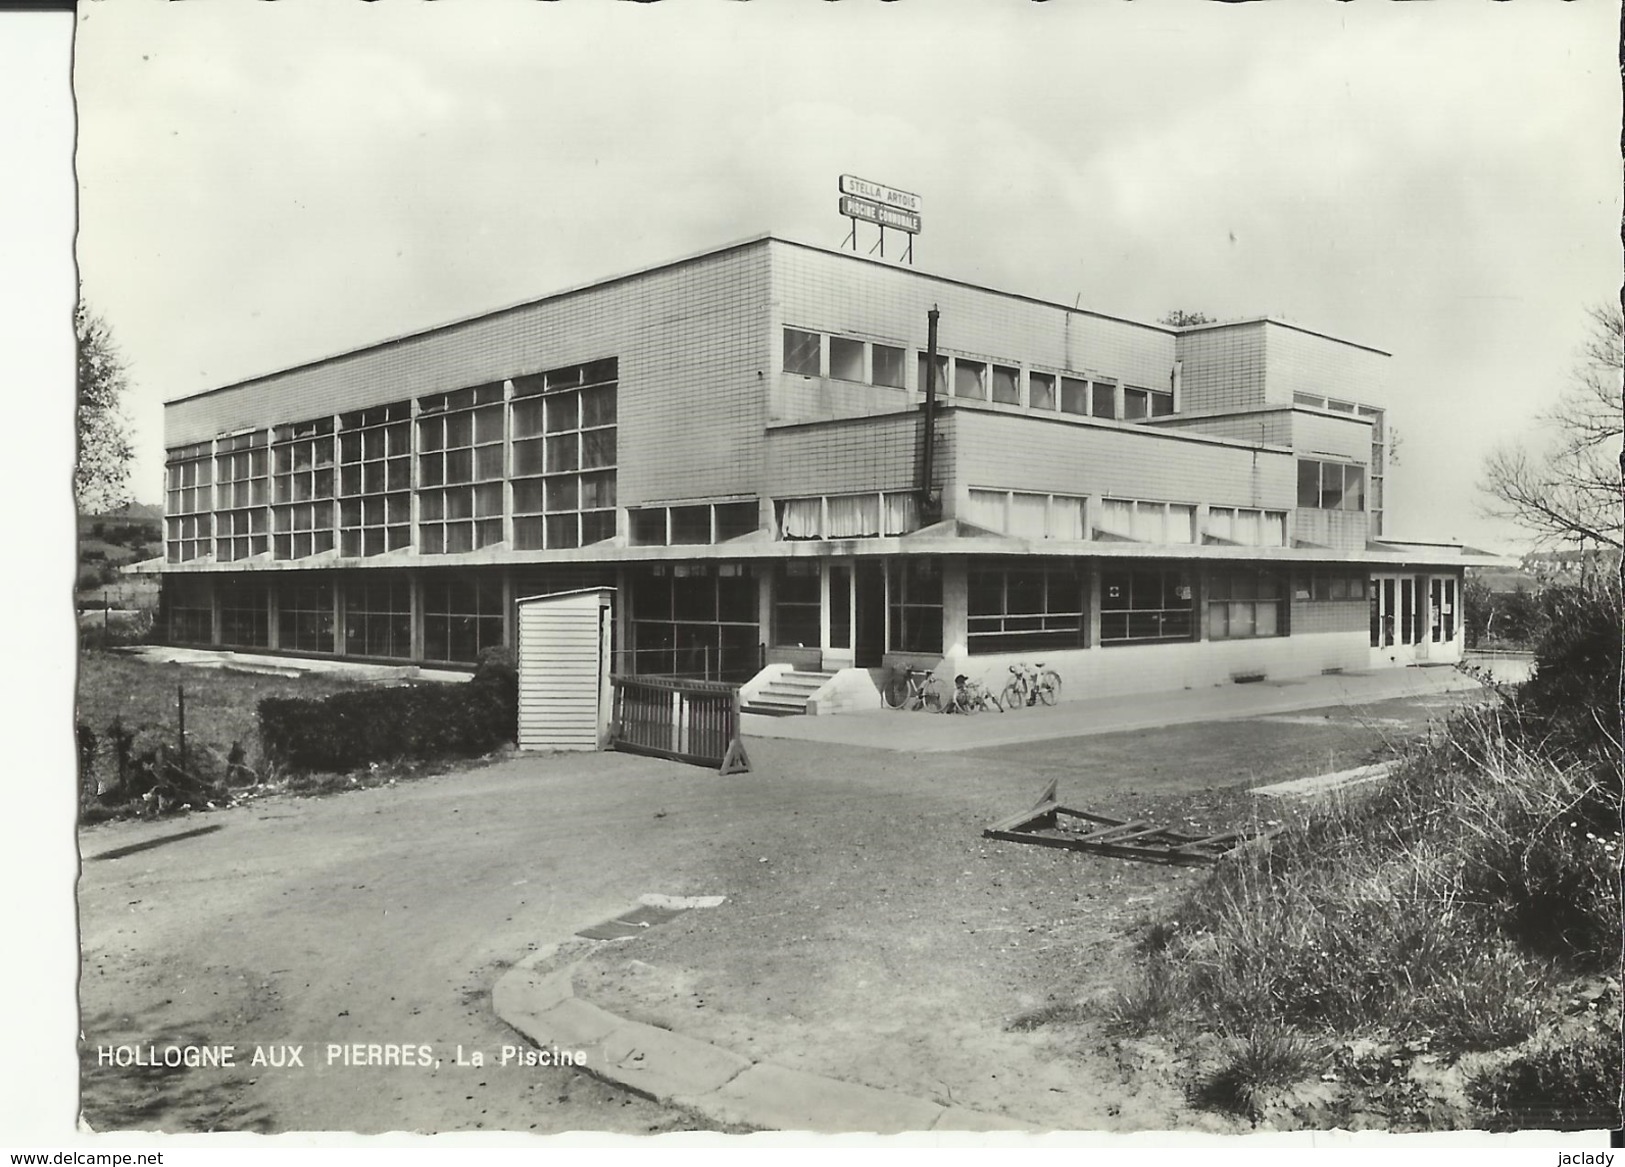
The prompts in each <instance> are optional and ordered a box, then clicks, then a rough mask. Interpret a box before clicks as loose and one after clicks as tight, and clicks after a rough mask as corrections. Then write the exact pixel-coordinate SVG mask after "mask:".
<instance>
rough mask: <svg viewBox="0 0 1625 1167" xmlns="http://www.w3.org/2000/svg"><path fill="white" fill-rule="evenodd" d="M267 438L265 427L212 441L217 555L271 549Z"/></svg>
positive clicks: (232, 556) (244, 555)
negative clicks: (213, 443)
mask: <svg viewBox="0 0 1625 1167" xmlns="http://www.w3.org/2000/svg"><path fill="white" fill-rule="evenodd" d="M268 438H269V435H268V434H267V432H266V431H265V430H255V431H254V432H252V433H247V434H237V435H235V436H233V437H229V438H221V439H220V440H219V441H218V442H217V443H216V444H215V459H214V462H215V475H214V477H215V494H214V499H215V501H214V505H215V508H216V512H217V513H216V514H215V532H214V533H215V539H216V543H215V556H216V558H219V559H222V560H230V559H247V558H248V557H249V556H250V555H260V554H263V553H264V552H266V551H269V550H270V524H269V522H268V516H269V515H270V511H269V510H268V509H267V504H268V503H269V502H270V501H271V488H270V483H271V479H270V468H269V454H268V452H267V449H266V447H267V442H268Z"/></svg>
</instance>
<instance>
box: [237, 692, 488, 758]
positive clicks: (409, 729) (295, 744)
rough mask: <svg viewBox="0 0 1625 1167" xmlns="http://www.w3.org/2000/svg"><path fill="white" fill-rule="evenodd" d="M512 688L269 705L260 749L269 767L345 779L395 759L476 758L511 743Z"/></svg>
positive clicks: (271, 700) (358, 695)
mask: <svg viewBox="0 0 1625 1167" xmlns="http://www.w3.org/2000/svg"><path fill="white" fill-rule="evenodd" d="M517 707H518V702H517V688H516V689H515V691H514V694H513V695H512V696H511V697H510V695H509V694H508V692H507V691H506V689H505V688H503V686H502V685H501V684H500V682H499V681H497V680H495V679H490V678H488V679H486V680H483V681H482V682H481V683H478V684H476V683H474V682H473V681H470V682H468V683H467V684H444V683H424V684H418V685H401V686H395V687H391V688H381V689H357V690H354V691H352V692H347V693H335V694H333V695H332V696H330V697H325V698H318V699H309V698H301V697H267V698H265V699H264V700H262V701H261V702H260V704H259V723H260V748H261V749H262V751H263V752H264V755H265V757H266V758H267V759H268V760H269V761H270V762H272V763H273V764H276V765H280V766H284V767H287V768H289V769H292V770H300V771H312V770H321V771H333V772H338V773H343V772H345V771H348V770H353V769H357V768H359V767H362V766H367V765H370V764H371V763H373V762H391V761H396V760H400V759H415V760H427V759H432V758H441V757H473V756H477V755H480V754H485V753H489V752H490V751H491V750H494V749H496V748H497V747H498V746H500V745H502V744H503V743H504V742H508V741H512V740H513V738H514V725H515V723H516V720H517V717H518V713H517Z"/></svg>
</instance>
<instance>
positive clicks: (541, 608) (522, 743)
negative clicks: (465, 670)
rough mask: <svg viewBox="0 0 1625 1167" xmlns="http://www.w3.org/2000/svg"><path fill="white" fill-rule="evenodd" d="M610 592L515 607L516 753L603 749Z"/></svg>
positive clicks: (608, 703)
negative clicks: (523, 751)
mask: <svg viewBox="0 0 1625 1167" xmlns="http://www.w3.org/2000/svg"><path fill="white" fill-rule="evenodd" d="M614 595H615V589H613V588H585V589H583V590H581V591H574V592H558V593H556V594H554V595H548V596H530V597H528V598H525V599H521V600H520V601H519V748H520V749H522V750H598V749H603V748H604V747H605V746H606V745H608V744H609V722H610V715H611V712H612V710H613V708H614V706H613V700H612V694H611V692H610V685H609V660H610V648H609V646H610V629H611V627H612V626H613V623H614V614H613V607H612V602H613V599H614Z"/></svg>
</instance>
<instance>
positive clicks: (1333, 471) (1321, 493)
mask: <svg viewBox="0 0 1625 1167" xmlns="http://www.w3.org/2000/svg"><path fill="white" fill-rule="evenodd" d="M1298 505H1299V506H1300V507H1313V508H1315V509H1317V510H1323V511H1363V510H1365V467H1364V466H1357V465H1355V464H1353V463H1350V462H1317V461H1315V460H1314V459H1312V458H1299V459H1298Z"/></svg>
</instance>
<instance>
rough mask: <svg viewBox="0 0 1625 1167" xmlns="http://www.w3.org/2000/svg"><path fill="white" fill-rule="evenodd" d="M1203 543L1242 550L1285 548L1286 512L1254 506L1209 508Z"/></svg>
mask: <svg viewBox="0 0 1625 1167" xmlns="http://www.w3.org/2000/svg"><path fill="white" fill-rule="evenodd" d="M1203 541H1204V542H1210V543H1235V544H1238V545H1240V546H1243V547H1285V546H1286V512H1285V511H1265V510H1258V509H1257V508H1254V507H1209V508H1208V512H1207V529H1206V530H1205V531H1204V532H1203Z"/></svg>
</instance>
